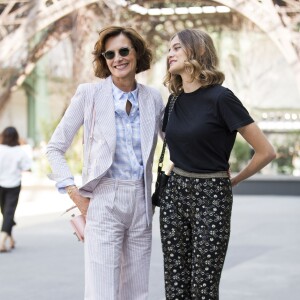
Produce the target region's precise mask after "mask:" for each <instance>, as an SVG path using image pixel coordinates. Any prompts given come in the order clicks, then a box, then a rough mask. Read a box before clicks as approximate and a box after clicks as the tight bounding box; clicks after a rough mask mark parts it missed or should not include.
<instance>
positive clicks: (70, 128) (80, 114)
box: [46, 77, 164, 224]
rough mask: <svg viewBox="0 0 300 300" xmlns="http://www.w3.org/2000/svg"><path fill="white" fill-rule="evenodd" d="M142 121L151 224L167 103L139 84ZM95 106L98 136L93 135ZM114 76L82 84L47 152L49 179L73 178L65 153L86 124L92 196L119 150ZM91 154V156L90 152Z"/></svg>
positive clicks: (86, 189) (86, 176)
mask: <svg viewBox="0 0 300 300" xmlns="http://www.w3.org/2000/svg"><path fill="white" fill-rule="evenodd" d="M137 88H138V90H139V94H138V102H139V110H140V123H141V148H142V158H143V166H144V183H145V199H146V214H147V222H148V224H150V223H151V221H152V204H151V183H152V163H153V155H154V150H155V146H156V142H157V133H158V130H159V128H160V125H161V118H162V115H163V111H164V105H163V102H162V98H161V96H160V94H159V92H158V91H157V90H155V89H153V88H150V87H147V86H144V85H142V84H137ZM93 105H94V107H95V113H96V117H95V124H94V125H95V127H94V136H93V138H92V139H90V138H89V133H90V129H91V126H92V124H91V123H92V115H93V113H92V112H93ZM114 114H115V112H114V102H113V96H112V80H111V77H108V78H107V79H105V80H103V81H101V82H99V83H86V84H81V85H79V87H78V88H77V91H76V94H75V95H74V97H73V98H72V100H71V103H70V105H69V107H68V109H67V110H66V112H65V115H64V116H63V118H62V120H61V122H60V123H59V125H58V126H57V128H56V130H55V132H54V133H53V136H52V138H51V140H50V142H49V144H48V146H47V150H46V155H47V158H48V160H49V163H50V166H51V168H52V174H50V175H49V178H50V179H52V180H55V181H56V182H62V181H64V180H66V179H70V178H73V174H72V173H71V171H70V169H69V167H68V165H67V163H66V160H65V157H64V154H65V152H66V150H67V149H68V148H69V146H70V145H71V143H72V140H73V138H74V136H75V134H76V133H77V131H78V130H79V128H80V127H81V126H82V125H83V126H84V162H83V170H82V182H83V186H82V187H81V188H80V192H81V193H82V195H84V196H86V197H90V196H91V193H92V192H93V190H94V189H95V187H96V185H97V184H98V182H99V180H100V179H101V178H102V177H103V176H104V175H105V174H106V172H107V170H108V169H109V168H110V167H111V165H112V161H113V159H114V154H115V149H116V126H115V116H114ZM88 153H90V159H89V155H88Z"/></svg>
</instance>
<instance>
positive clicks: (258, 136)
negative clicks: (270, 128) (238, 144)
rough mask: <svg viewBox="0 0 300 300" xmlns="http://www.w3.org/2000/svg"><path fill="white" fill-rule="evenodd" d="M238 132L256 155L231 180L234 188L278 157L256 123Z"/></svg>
mask: <svg viewBox="0 0 300 300" xmlns="http://www.w3.org/2000/svg"><path fill="white" fill-rule="evenodd" d="M238 132H239V133H240V134H241V135H242V137H243V138H244V139H245V140H246V141H247V142H248V143H249V144H250V145H251V146H252V147H253V149H254V151H255V153H254V155H253V157H252V159H251V160H250V161H249V163H248V164H247V166H246V167H245V168H244V169H242V170H241V171H240V172H239V173H238V174H237V175H236V176H235V177H233V178H232V179H231V183H232V186H235V185H237V184H238V183H239V182H241V181H243V180H245V179H246V178H248V177H250V176H252V175H254V174H255V173H257V172H258V171H260V170H261V169H262V168H263V167H265V166H266V165H267V164H268V163H270V162H271V161H272V160H273V159H274V158H275V157H276V153H275V151H274V148H273V146H272V145H271V144H270V142H269V141H268V140H267V138H266V136H265V135H264V134H263V132H262V131H261V130H260V128H259V127H258V126H257V125H256V124H255V123H251V124H249V125H247V126H244V127H241V128H239V129H238Z"/></svg>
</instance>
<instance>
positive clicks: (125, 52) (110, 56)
mask: <svg viewBox="0 0 300 300" xmlns="http://www.w3.org/2000/svg"><path fill="white" fill-rule="evenodd" d="M132 48H133V47H122V48H120V49H119V50H118V52H119V54H120V55H121V56H122V57H125V56H127V55H128V54H129V52H130V50H131V49H132ZM101 54H102V55H103V56H104V57H105V58H106V59H113V58H114V57H115V55H116V51H112V50H108V51H106V52H103V53H101Z"/></svg>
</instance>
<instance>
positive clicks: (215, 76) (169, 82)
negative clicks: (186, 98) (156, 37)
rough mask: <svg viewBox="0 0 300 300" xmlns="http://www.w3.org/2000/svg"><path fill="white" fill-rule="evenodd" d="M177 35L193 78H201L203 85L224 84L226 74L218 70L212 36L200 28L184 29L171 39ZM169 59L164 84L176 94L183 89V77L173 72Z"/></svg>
mask: <svg viewBox="0 0 300 300" xmlns="http://www.w3.org/2000/svg"><path fill="white" fill-rule="evenodd" d="M175 36H177V37H178V39H179V40H180V43H181V46H182V47H183V49H184V51H185V52H186V54H187V57H188V59H187V61H186V62H185V69H186V72H188V73H189V74H190V75H191V80H192V81H193V80H195V79H197V80H199V81H200V83H201V86H202V87H206V86H211V85H215V84H222V83H223V81H224V80H225V75H224V74H223V73H222V72H221V71H219V70H218V64H219V59H218V56H217V51H216V48H215V46H214V43H213V40H212V38H211V37H210V36H209V35H208V34H207V33H206V32H204V31H202V30H199V29H184V30H182V31H179V32H178V33H176V34H175V35H173V36H172V38H171V41H172V40H173V39H174V37H175ZM169 67H170V65H169V62H168V59H167V74H166V76H165V79H164V85H165V86H166V87H167V88H168V89H169V91H170V92H171V93H174V94H176V95H178V94H180V93H181V91H182V78H181V76H180V75H177V74H171V73H170V72H169V71H168V70H169Z"/></svg>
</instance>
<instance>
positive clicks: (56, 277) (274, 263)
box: [0, 174, 300, 300]
mask: <svg viewBox="0 0 300 300" xmlns="http://www.w3.org/2000/svg"><path fill="white" fill-rule="evenodd" d="M71 204H72V203H71V201H70V200H69V199H68V197H67V196H66V195H60V194H58V193H57V192H56V190H55V189H54V187H53V183H52V182H50V181H49V180H47V179H46V178H44V179H40V178H34V177H33V176H32V175H28V174H27V175H26V176H25V179H24V180H23V188H22V191H21V195H20V201H19V205H18V208H17V212H16V221H17V226H16V227H15V229H14V235H15V238H16V241H17V244H16V248H15V249H14V250H13V251H11V252H9V253H1V254H0V300H69V299H70V300H71V299H72V300H82V299H83V285H84V277H83V244H82V243H80V242H78V241H77V239H76V238H75V236H73V235H72V230H71V227H70V225H69V223H68V219H67V217H66V216H61V213H62V212H64V210H65V209H67V208H68V207H70V206H71ZM158 217H159V210H157V211H156V212H155V215H154V223H153V251H152V258H151V270H150V295H149V300H164V299H165V297H164V287H163V262H162V252H161V245H160V234H159V223H158ZM299 229H300V196H299V197H298V196H297V197H292V196H244V195H243V196H241V195H236V196H234V204H233V212H232V228H231V238H230V244H229V249H228V254H227V257H226V261H225V266H224V271H223V274H222V279H221V284H220V300H248V299H249V300H250V299H251V300H298V299H300V255H299V253H300V252H299V249H300V234H299Z"/></svg>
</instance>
